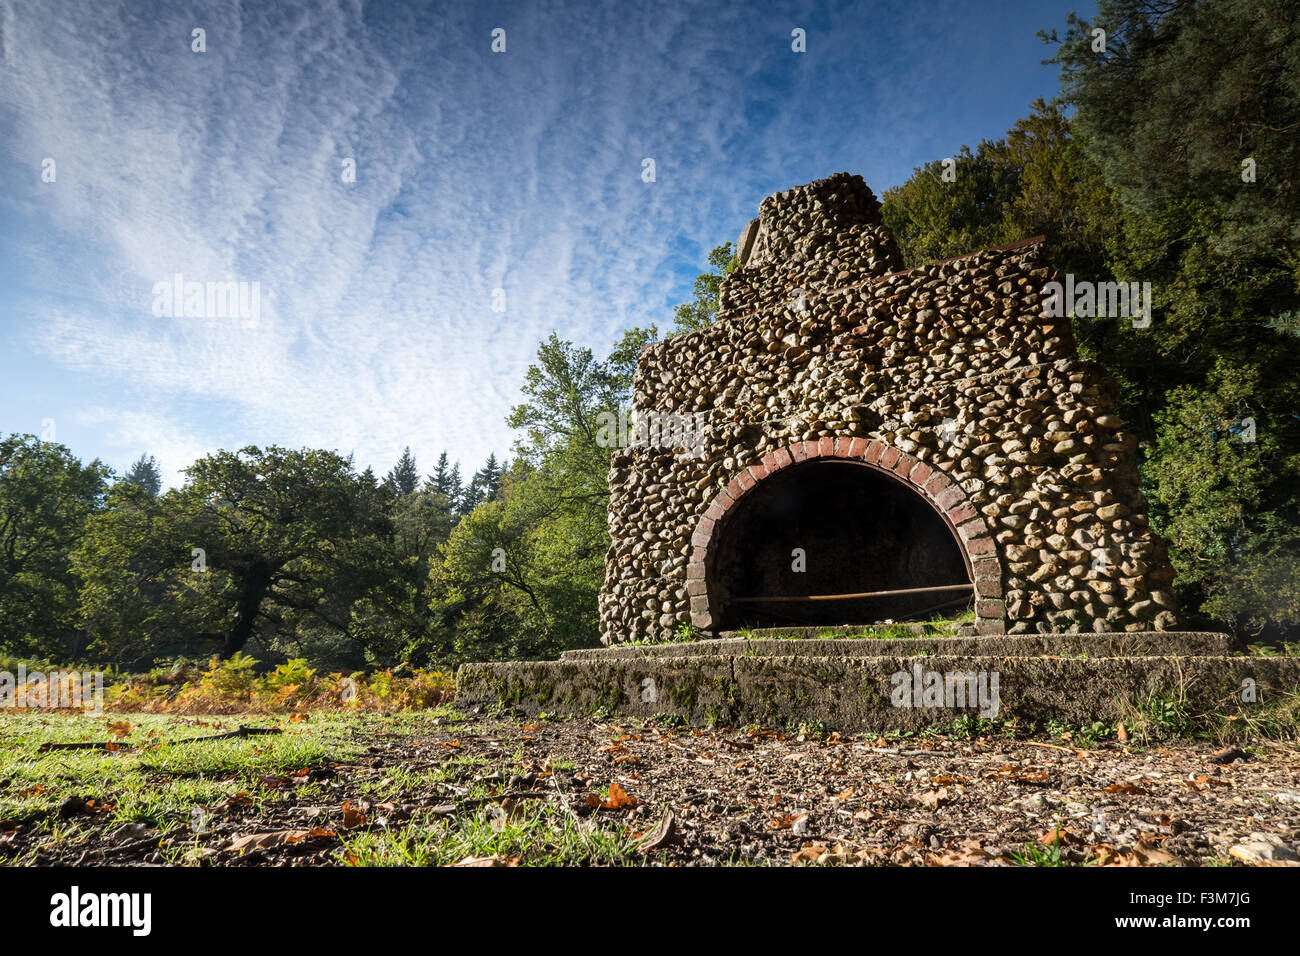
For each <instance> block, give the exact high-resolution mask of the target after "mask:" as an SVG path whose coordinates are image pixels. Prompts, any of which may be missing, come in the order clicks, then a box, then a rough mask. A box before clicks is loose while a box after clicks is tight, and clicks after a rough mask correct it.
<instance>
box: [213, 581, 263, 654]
mask: <svg viewBox="0 0 1300 956" xmlns="http://www.w3.org/2000/svg"><path fill="white" fill-rule="evenodd" d="M270 590H271V567H270V565H268V564H267V563H266V562H265V561H257V562H254V563H253V565H252V566H250V567H249V569H248V572H247V574H245V575H244V580H243V582H242V584H241V586H240V592H239V604H238V605H236V607H235V620H234V621H233V622H232V623H231V625H230V627H229V628H228V629H227V630H226V635H225V640H224V641H223V642H222V645H221V656H222V658H223V659H224V658H227V657H231V656H233V655H234V654H236V653H238V652H239V651H241V650H243V649H244V645H245V644H246V643H247V642H248V639H249V637H251V636H252V634H253V624H254V622H255V621H256V620H257V612H258V609H259V608H261V606H262V601H263V600H265V598H266V595H267V594H268V593H269V592H270Z"/></svg>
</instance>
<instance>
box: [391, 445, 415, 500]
mask: <svg viewBox="0 0 1300 956" xmlns="http://www.w3.org/2000/svg"><path fill="white" fill-rule="evenodd" d="M384 484H385V485H386V486H387V487H388V489H389V490H390V491H391V492H393V494H395V495H397V496H398V497H399V498H400V497H403V496H404V495H409V494H410V493H411V492H413V491H415V490H416V489H417V488H419V487H420V469H419V468H417V467H416V465H415V456H414V455H412V454H411V448H410V446H409V445H408V446H407V447H406V448H404V449H402V457H401V458H400V459H399V460H398V462H397V464H396V465H394V466H393V469H392V470H391V471H390V472H389V473H388V474H387V476H385V478H384Z"/></svg>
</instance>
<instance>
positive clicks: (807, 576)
mask: <svg viewBox="0 0 1300 956" xmlns="http://www.w3.org/2000/svg"><path fill="white" fill-rule="evenodd" d="M715 534H716V535H717V540H718V545H717V549H716V551H715V555H714V560H713V562H712V568H711V570H710V572H709V573H710V581H709V590H710V593H711V594H712V595H713V599H714V602H715V603H714V606H715V607H717V608H719V609H720V613H719V619H720V625H721V628H722V629H724V630H734V629H742V628H759V627H782V626H824V625H836V624H870V623H876V622H880V621H886V620H890V621H905V620H925V619H928V618H930V617H933V616H935V615H939V614H942V615H944V616H951V615H956V614H958V613H960V612H961V611H962V610H963V609H964V608H967V607H969V606H970V605H971V603H972V600H973V597H972V591H971V589H970V587H969V586H968V585H969V583H970V580H971V579H970V575H969V574H968V572H967V569H966V562H965V561H964V560H963V558H962V553H961V550H960V549H959V547H958V545H957V541H956V538H955V537H954V534H953V531H952V530H951V529H950V528H949V526H948V524H947V523H946V522H945V521H944V520H943V518H942V517H941V516H940V515H939V513H938V512H937V511H936V510H935V509H934V508H933V507H932V506H931V505H930V504H929V503H928V502H927V501H925V500H924V499H923V498H922V497H921V496H920V495H919V494H918V493H917V492H915V491H913V490H911V489H910V488H909V487H908V486H906V485H905V484H903V483H902V482H900V481H898V480H897V479H895V478H892V477H891V476H889V475H888V474H886V473H884V472H882V471H880V470H878V469H875V468H872V467H870V466H868V465H864V464H861V463H858V462H852V461H839V460H818V461H810V462H805V463H802V464H799V465H795V466H793V467H790V468H787V469H785V470H783V471H780V472H778V473H776V474H775V475H773V476H771V477H770V478H767V479H764V480H763V481H761V482H760V483H759V484H758V486H757V487H755V488H753V489H751V490H750V491H749V493H748V494H746V495H745V496H744V497H743V498H741V499H740V501H738V502H737V503H736V506H735V507H734V508H733V509H732V510H731V511H730V512H729V513H728V514H727V515H726V517H725V518H724V519H723V522H722V524H721V525H720V526H719V528H718V529H717V530H716V531H715ZM796 549H799V550H796ZM800 568H802V570H801V569H800ZM953 585H956V587H951V586H953ZM945 586H949V587H945ZM963 586H965V587H963ZM918 588H925V589H928V590H924V591H913V589H918ZM905 590H906V591H913V593H909V594H894V595H875V594H874V592H879V591H905ZM866 592H873V594H872V596H861V595H863V594H865V593H866Z"/></svg>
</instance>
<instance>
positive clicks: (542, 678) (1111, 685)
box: [457, 633, 1300, 733]
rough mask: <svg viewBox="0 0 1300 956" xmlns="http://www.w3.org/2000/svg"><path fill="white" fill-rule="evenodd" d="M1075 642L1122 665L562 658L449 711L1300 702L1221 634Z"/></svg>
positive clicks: (717, 651) (882, 657)
mask: <svg viewBox="0 0 1300 956" xmlns="http://www.w3.org/2000/svg"><path fill="white" fill-rule="evenodd" d="M1172 636H1173V635H1165V634H1151V635H1146V637H1147V638H1148V639H1149V640H1148V643H1147V644H1146V645H1145V646H1146V647H1148V648H1152V649H1154V648H1157V647H1158V646H1159V645H1160V642H1161V640H1162V639H1163V638H1165V637H1172ZM1061 637H1062V636H1059V635H1058V636H1055V637H1053V638H1052V639H1051V640H1054V641H1060V640H1061ZM1077 637H1078V638H1079V640H1081V641H1082V640H1084V639H1086V641H1087V642H1091V643H1085V644H1075V645H1070V646H1074V647H1080V648H1086V649H1085V650H1082V651H1080V655H1082V654H1084V653H1088V651H1089V650H1111V651H1114V650H1116V649H1118V647H1119V646H1123V647H1125V648H1126V649H1127V650H1128V652H1129V654H1130V655H1131V656H1115V655H1113V656H1106V657H1092V656H1032V653H1031V651H1030V645H1027V644H1026V645H998V647H999V648H1001V652H1000V653H999V652H997V651H996V650H995V647H994V645H993V644H990V643H985V644H984V645H982V646H981V647H979V648H978V653H970V652H967V653H957V654H954V653H936V652H935V651H936V647H935V646H933V645H932V642H933V641H934V640H943V641H954V640H955V641H965V640H969V639H963V638H945V639H928V640H926V641H924V643H926V644H927V645H932V646H928V647H926V651H927V652H928V653H921V654H898V653H891V652H890V651H892V650H893V648H892V647H890V648H885V647H878V648H873V650H875V651H877V653H874V654H868V653H854V651H855V650H859V649H862V648H861V646H862V645H864V644H867V643H868V642H865V641H852V640H850V641H769V640H764V641H701V642H695V643H692V644H669V645H653V646H644V647H628V646H627V645H623V646H621V647H615V648H606V649H603V650H593V651H574V652H569V654H566V656H565V658H564V659H562V660H559V661H520V662H509V663H492V664H466V665H463V666H462V667H461V668H460V670H459V672H458V673H457V704H458V706H472V705H474V704H485V705H495V704H498V703H501V704H506V705H511V706H516V707H519V708H521V709H522V710H523V711H524V712H525V713H528V714H530V715H531V714H537V713H539V712H543V711H545V712H548V713H555V714H583V713H593V712H597V711H607V712H613V713H621V714H629V715H636V716H646V717H648V716H652V715H655V714H674V715H679V716H681V717H684V718H686V719H687V720H689V721H691V722H693V723H722V724H732V725H744V724H750V723H753V724H761V725H764V726H774V727H786V726H790V725H792V724H797V723H800V722H804V721H810V720H817V721H821V722H823V723H824V724H825V725H826V726H827V727H829V728H832V729H835V730H841V731H846V732H848V731H852V732H879V733H883V732H886V731H889V730H920V729H924V728H927V727H946V726H948V725H950V724H951V723H952V722H953V720H955V719H957V718H959V717H961V716H963V715H969V716H970V717H973V718H979V717H986V718H989V719H995V720H997V721H999V722H1007V721H1019V722H1040V723H1041V722H1046V721H1048V720H1052V719H1056V720H1061V721H1065V722H1066V723H1069V724H1072V725H1089V724H1091V723H1092V722H1093V721H1098V720H1099V721H1102V722H1105V723H1114V722H1116V721H1119V720H1124V719H1131V718H1132V715H1133V712H1134V710H1135V709H1136V708H1140V707H1142V706H1143V704H1144V703H1145V702H1147V701H1150V700H1152V699H1161V700H1167V701H1173V702H1174V703H1175V706H1176V708H1177V710H1178V711H1179V712H1180V713H1183V714H1186V715H1188V716H1192V717H1195V716H1198V715H1203V714H1235V713H1249V712H1251V711H1257V710H1258V709H1259V708H1260V707H1262V706H1267V705H1268V704H1269V703H1270V702H1273V701H1276V700H1277V699H1279V698H1280V697H1281V695H1283V694H1295V693H1297V692H1300V659H1297V658H1259V657H1248V656H1231V655H1228V654H1225V653H1223V652H1222V651H1219V650H1218V646H1219V645H1217V644H1216V641H1215V639H1221V640H1222V641H1226V640H1227V638H1226V637H1224V636H1223V635H1199V636H1198V637H1196V638H1191V637H1190V636H1189V635H1188V634H1186V633H1184V634H1182V635H1181V639H1182V641H1183V642H1184V646H1183V650H1184V653H1180V654H1169V653H1156V654H1145V655H1144V654H1141V653H1140V651H1139V644H1135V643H1133V642H1134V640H1135V638H1136V637H1137V636H1136V635H1133V634H1115V635H1079V636H1077ZM1099 639H1110V640H1113V641H1117V642H1127V643H1125V644H1123V645H1116V644H1106V643H1105V641H1104V640H1103V641H1101V643H1097V641H1098V640H1099ZM983 640H984V641H985V642H987V641H991V640H992V639H983ZM999 640H1001V641H1009V640H1018V641H1037V640H1039V639H1038V638H1028V637H1025V638H1021V637H1017V638H1009V637H1002V638H999ZM872 643H874V642H872ZM881 643H884V642H881ZM773 645H776V646H773ZM842 645H853V647H843V646H842ZM1193 647H1195V648H1196V650H1195V651H1194V652H1193V653H1186V652H1185V651H1187V650H1191V649H1192V648H1193ZM832 651H833V653H831V652H832ZM1135 651H1139V652H1138V653H1134V652H1135Z"/></svg>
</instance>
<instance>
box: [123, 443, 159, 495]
mask: <svg viewBox="0 0 1300 956" xmlns="http://www.w3.org/2000/svg"><path fill="white" fill-rule="evenodd" d="M122 480H123V481H125V482H127V483H128V484H132V485H138V486H139V487H141V488H143V489H144V490H145V492H146V493H147V494H148V495H149V497H150V498H157V497H158V495H159V493H161V492H162V472H160V471H159V470H158V462H156V461H154V457H153V455H149V456H148V457H147V458H146V457H145V456H144V455H143V454H141V455H140V457H139V458H138V459H136V461H135V464H133V465H132V466H131V469H130V470H129V471H128V472H127V473H126V474H125V475H123V476H122Z"/></svg>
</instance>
